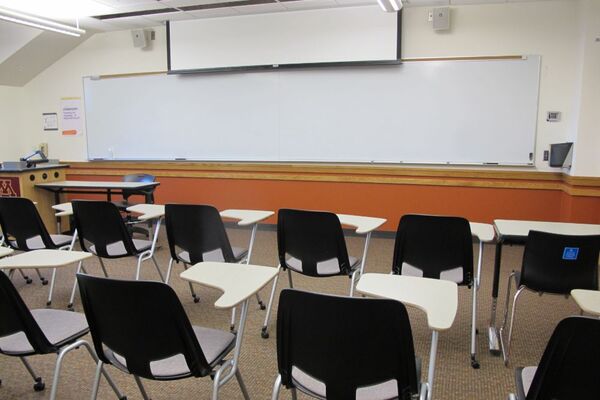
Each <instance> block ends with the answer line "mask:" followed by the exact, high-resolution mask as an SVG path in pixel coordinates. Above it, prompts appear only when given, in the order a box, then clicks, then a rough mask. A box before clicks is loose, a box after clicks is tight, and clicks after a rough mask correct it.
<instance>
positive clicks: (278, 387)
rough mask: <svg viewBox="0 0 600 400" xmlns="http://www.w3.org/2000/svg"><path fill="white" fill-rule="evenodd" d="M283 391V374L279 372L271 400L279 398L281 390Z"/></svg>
mask: <svg viewBox="0 0 600 400" xmlns="http://www.w3.org/2000/svg"><path fill="white" fill-rule="evenodd" d="M280 391H281V375H280V374H277V379H275V383H274V384H273V394H272V395H271V400H279V392H280Z"/></svg>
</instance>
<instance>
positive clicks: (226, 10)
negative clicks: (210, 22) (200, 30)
mask: <svg viewBox="0 0 600 400" xmlns="http://www.w3.org/2000/svg"><path fill="white" fill-rule="evenodd" d="M190 14H193V15H194V16H196V17H197V18H218V17H231V16H233V15H240V13H239V12H238V11H236V10H234V9H233V8H231V7H222V8H210V9H207V10H198V11H190Z"/></svg>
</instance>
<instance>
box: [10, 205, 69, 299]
mask: <svg viewBox="0 0 600 400" xmlns="http://www.w3.org/2000/svg"><path fill="white" fill-rule="evenodd" d="M0 226H1V227H2V232H3V235H4V243H5V244H6V245H8V246H10V247H11V248H13V249H15V250H18V251H31V250H39V249H61V250H71V249H72V248H73V245H74V243H75V237H74V236H68V235H60V234H49V233H48V230H47V229H46V226H45V225H44V221H42V217H41V216H40V214H39V212H38V210H37V208H36V206H35V204H33V202H32V201H31V200H29V199H26V198H24V197H0ZM35 270H36V272H37V274H38V276H39V277H40V280H41V281H42V284H44V285H46V284H48V281H47V280H46V279H45V278H44V277H42V275H41V274H40V272H39V270H38V269H35ZM55 278H56V268H54V269H53V270H52V278H51V279H50V293H52V292H53V289H54V283H55ZM25 279H26V280H27V283H30V282H31V281H30V280H29V279H28V278H27V277H25ZM51 302H52V297H50V298H49V299H48V303H47V305H50V303H51Z"/></svg>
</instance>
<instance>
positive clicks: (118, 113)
mask: <svg viewBox="0 0 600 400" xmlns="http://www.w3.org/2000/svg"><path fill="white" fill-rule="evenodd" d="M539 70H540V57H538V56H529V57H527V58H524V59H520V58H519V59H493V60H470V61H459V60H450V61H414V62H405V63H404V64H401V65H391V66H367V67H352V68H314V69H295V70H271V71H258V72H244V73H235V74H232V73H215V74H198V75H166V74H161V75H147V76H137V77H123V78H106V79H97V80H94V79H90V78H85V79H84V95H85V114H86V124H87V141H88V157H89V158H90V159H98V158H100V159H115V160H174V159H179V158H185V159H188V160H214V161H273V162H277V161H282V162H289V161H308V162H310V161H314V162H380V163H432V164H447V163H450V164H471V163H472V164H485V163H497V164H501V165H531V164H532V163H533V159H532V154H533V151H534V144H535V133H536V122H537V118H538V111H537V106H538V89H539ZM131 93H140V96H136V97H132V96H131Z"/></svg>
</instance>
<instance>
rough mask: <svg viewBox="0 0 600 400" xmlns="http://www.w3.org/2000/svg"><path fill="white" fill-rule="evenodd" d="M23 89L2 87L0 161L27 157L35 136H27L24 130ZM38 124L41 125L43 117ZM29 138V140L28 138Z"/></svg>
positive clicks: (0, 87)
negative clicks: (28, 146) (26, 145)
mask: <svg viewBox="0 0 600 400" xmlns="http://www.w3.org/2000/svg"><path fill="white" fill-rule="evenodd" d="M22 97H23V89H22V88H17V87H12V86H0V141H1V142H2V145H0V160H2V161H4V160H6V161H15V160H18V158H19V157H21V156H23V155H25V154H24V152H26V150H25V149H26V147H25V146H24V142H28V141H29V139H30V137H29V136H33V135H27V132H25V131H24V130H23V129H22V121H23V119H22V118H21V111H22V109H23V108H22V107H23V101H22ZM38 122H40V123H41V117H40V118H39V120H38ZM26 137H27V138H26Z"/></svg>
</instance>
